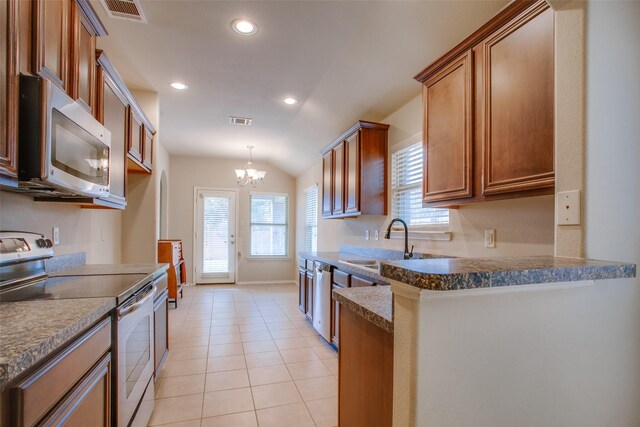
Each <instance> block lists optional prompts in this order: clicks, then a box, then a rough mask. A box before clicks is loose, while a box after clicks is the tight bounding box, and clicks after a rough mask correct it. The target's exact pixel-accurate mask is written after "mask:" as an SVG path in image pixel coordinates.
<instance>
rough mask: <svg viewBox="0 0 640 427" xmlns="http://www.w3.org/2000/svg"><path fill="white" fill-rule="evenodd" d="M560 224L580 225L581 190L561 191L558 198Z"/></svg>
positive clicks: (557, 210)
mask: <svg viewBox="0 0 640 427" xmlns="http://www.w3.org/2000/svg"><path fill="white" fill-rule="evenodd" d="M557 203H558V206H557V209H556V212H558V225H580V191H579V190H574V191H561V192H559V193H558V199H557Z"/></svg>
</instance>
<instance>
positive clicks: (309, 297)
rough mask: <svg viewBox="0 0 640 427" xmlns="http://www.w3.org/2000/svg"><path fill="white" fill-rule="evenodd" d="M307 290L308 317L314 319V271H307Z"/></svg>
mask: <svg viewBox="0 0 640 427" xmlns="http://www.w3.org/2000/svg"><path fill="white" fill-rule="evenodd" d="M306 276H307V278H306V280H305V288H306V289H305V292H306V294H307V318H308V319H309V320H313V271H307V272H306Z"/></svg>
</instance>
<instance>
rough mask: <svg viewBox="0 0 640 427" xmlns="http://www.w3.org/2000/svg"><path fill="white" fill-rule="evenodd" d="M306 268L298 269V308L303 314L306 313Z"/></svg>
mask: <svg viewBox="0 0 640 427" xmlns="http://www.w3.org/2000/svg"><path fill="white" fill-rule="evenodd" d="M306 280H307V270H305V269H304V268H301V269H299V270H298V308H300V311H301V312H302V313H304V314H306V313H307V282H306Z"/></svg>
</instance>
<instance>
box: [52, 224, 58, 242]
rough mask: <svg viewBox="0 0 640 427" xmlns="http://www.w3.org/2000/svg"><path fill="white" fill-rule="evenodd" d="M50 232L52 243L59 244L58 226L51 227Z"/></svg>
mask: <svg viewBox="0 0 640 427" xmlns="http://www.w3.org/2000/svg"><path fill="white" fill-rule="evenodd" d="M51 234H52V235H53V244H54V245H59V244H60V228H58V227H53V231H52V233H51Z"/></svg>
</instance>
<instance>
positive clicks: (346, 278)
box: [333, 270, 351, 288]
mask: <svg viewBox="0 0 640 427" xmlns="http://www.w3.org/2000/svg"><path fill="white" fill-rule="evenodd" d="M350 278H351V275H350V274H349V273H345V272H344V271H340V270H333V283H337V284H339V285H342V286H344V287H346V288H348V287H349V286H351V281H350Z"/></svg>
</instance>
